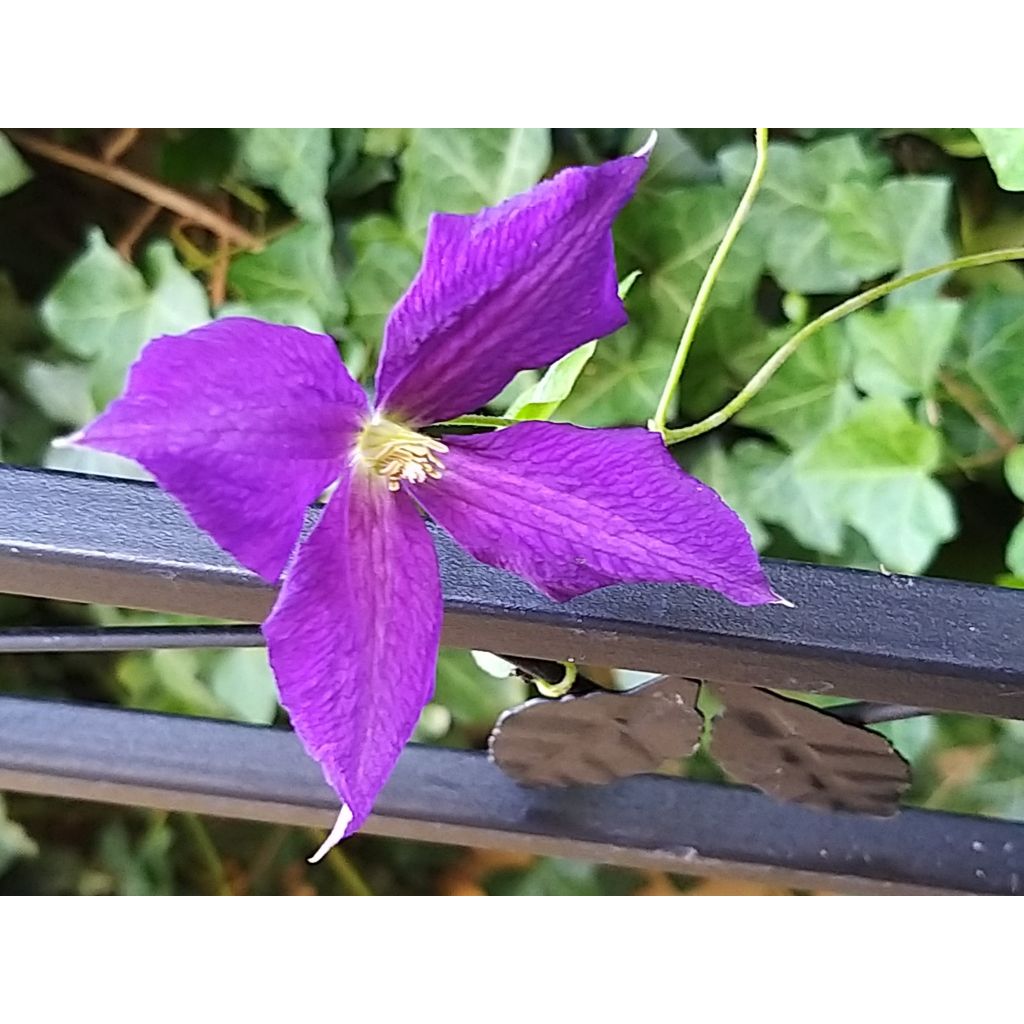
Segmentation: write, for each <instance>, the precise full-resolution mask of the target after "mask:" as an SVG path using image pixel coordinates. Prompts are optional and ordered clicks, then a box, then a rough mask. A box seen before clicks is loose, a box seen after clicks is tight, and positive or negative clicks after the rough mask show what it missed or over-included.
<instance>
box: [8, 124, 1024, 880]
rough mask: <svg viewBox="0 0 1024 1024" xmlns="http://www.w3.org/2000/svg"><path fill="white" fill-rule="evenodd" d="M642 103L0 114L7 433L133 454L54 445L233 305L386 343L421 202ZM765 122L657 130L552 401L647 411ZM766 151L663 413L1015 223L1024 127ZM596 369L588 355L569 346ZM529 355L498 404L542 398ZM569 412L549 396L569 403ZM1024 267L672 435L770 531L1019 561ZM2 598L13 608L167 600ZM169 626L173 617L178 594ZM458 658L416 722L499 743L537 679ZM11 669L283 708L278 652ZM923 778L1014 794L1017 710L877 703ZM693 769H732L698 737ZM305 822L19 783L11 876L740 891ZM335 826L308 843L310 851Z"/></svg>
mask: <svg viewBox="0 0 1024 1024" xmlns="http://www.w3.org/2000/svg"><path fill="white" fill-rule="evenodd" d="M645 137H646V130H628V129H547V128H525V129H394V128H369V129H349V128H319V129H283V128H266V129H265V128H257V129H166V130H157V129H89V130H77V129H76V130H70V129H69V130H46V131H43V130H31V131H14V130H10V131H8V132H7V133H6V134H3V135H0V454H2V457H3V459H4V460H5V461H8V462H14V463H19V464H38V465H47V466H51V467H55V468H60V469H67V470H74V471H79V472H89V473H110V474H113V475H135V476H138V475H140V474H139V472H138V470H137V468H136V467H134V466H133V465H131V464H129V463H125V462H122V461H119V460H116V459H114V458H112V457H107V456H102V455H100V454H98V453H88V452H82V451H73V450H72V451H69V450H59V451H58V450H54V449H51V448H50V446H49V443H50V441H51V440H52V439H53V438H54V437H56V436H59V435H62V434H66V433H67V432H69V431H70V430H71V429H73V428H75V427H78V426H80V425H82V424H83V423H85V422H86V421H87V420H88V419H90V418H91V417H92V416H93V415H94V414H95V413H96V412H97V411H98V410H99V409H101V408H102V407H103V406H104V405H105V403H107V402H108V401H109V400H110V399H111V398H112V397H114V396H115V395H116V394H117V393H118V392H119V391H120V390H121V387H122V384H123V381H124V375H125V371H126V369H127V367H128V366H129V364H130V363H131V362H132V360H133V359H134V358H135V356H136V355H137V354H138V352H139V349H140V347H141V346H142V345H143V344H144V342H145V341H147V340H148V339H149V338H151V337H153V336H155V335H158V334H163V333H173V332H179V331H182V330H185V329H187V328H190V327H193V326H195V325H197V324H200V323H202V322H204V321H206V320H208V319H210V318H211V317H219V316H225V315H231V314H244V315H251V316H256V317H261V318H264V319H267V320H272V321H277V322H281V323H291V324H298V325H300V326H303V327H306V328H309V329H311V330H323V331H326V332H328V333H330V334H331V335H332V336H334V337H335V338H336V339H337V341H338V344H339V347H340V350H341V353H342V355H343V357H344V359H345V361H346V363H347V364H348V366H349V367H350V368H351V369H352V371H353V372H354V373H356V374H357V375H362V376H363V377H364V378H365V377H367V375H368V373H369V372H370V370H372V367H373V365H374V363H375V359H376V352H377V347H378V344H379V340H380V337H381V331H382V327H383V324H384V321H385V319H386V317H387V314H388V312H389V310H390V308H391V306H392V305H393V303H394V302H395V300H396V299H397V298H398V297H399V295H400V294H401V293H402V291H403V290H404V289H405V287H406V286H407V285H408V283H409V281H410V280H411V278H412V276H413V274H414V273H415V271H416V269H417V266H418V261H419V256H420V251H421V247H422V243H423V234H424V227H425V224H426V221H427V217H428V215H429V213H430V212H431V211H432V210H451V211H456V212H470V211H474V210H476V209H478V208H479V207H481V206H483V205H488V204H493V203H495V202H498V201H500V200H501V199H502V198H504V197H506V196H508V195H510V194H512V193H515V192H517V191H520V190H522V189H524V188H527V187H529V186H530V185H532V184H533V183H535V182H536V181H537V180H538V179H540V178H541V177H544V176H546V175H550V174H552V173H554V172H555V171H557V170H558V169H559V168H560V167H563V166H567V165H570V164H575V163H588V162H596V161H599V160H602V159H607V158H609V157H613V156H616V155H619V154H621V153H624V152H629V151H631V150H633V149H635V148H637V147H638V146H639V145H640V144H642V142H643V141H644V138H645ZM751 137H752V136H751V130H750V129H699V130H698V129H674V128H667V129H661V130H660V142H659V144H658V147H657V149H656V150H655V152H654V155H653V157H652V161H651V168H650V172H649V173H648V175H647V177H646V178H645V179H644V181H643V183H642V185H641V187H640V190H639V192H638V194H637V197H636V199H635V200H634V202H633V203H631V204H630V205H629V206H628V207H627V209H626V210H625V212H624V213H623V214H622V216H621V218H620V220H619V222H618V224H617V227H616V241H617V246H618V253H619V269H620V272H621V274H622V275H623V276H625V275H626V274H628V273H630V272H632V271H639V272H640V276H639V277H638V278H637V280H636V281H635V283H634V284H633V287H632V290H631V291H630V293H629V297H628V300H627V305H628V307H629V310H630V314H631V324H630V326H628V327H627V328H625V329H624V330H622V331H620V332H619V333H618V334H617V335H615V336H614V337H612V338H610V339H608V340H606V341H602V342H601V343H600V345H598V346H596V348H595V349H594V352H593V355H592V357H591V358H590V359H589V361H587V362H586V363H585V365H583V368H582V372H580V373H579V376H578V377H577V378H575V379H574V382H573V383H574V386H573V388H572V390H571V393H570V394H569V395H568V397H567V398H566V399H565V400H564V401H563V402H562V404H561V405H560V406H559V407H557V409H554V410H552V409H551V408H548V409H545V410H544V413H553V415H554V416H555V418H559V419H565V420H570V421H573V422H577V423H582V424H588V425H600V426H610V425H619V424H642V423H644V422H646V420H647V418H648V417H649V416H650V415H651V414H652V412H653V409H654V406H655V404H656V402H657V398H658V394H659V392H660V389H661V385H662V383H663V380H664V377H665V374H666V372H667V370H668V367H669V364H670V362H671V359H672V355H673V352H674V349H675V345H676V342H677V339H678V336H679V332H680V330H681V328H682V325H683V322H684V321H685V319H686V315H687V313H688V311H689V309H690V305H691V302H692V300H693V297H694V295H695V293H696V291H697V287H698V285H699V283H700V280H701V277H702V275H703V272H704V270H705V268H706V266H707V264H708V262H709V260H710V258H711V255H712V253H713V252H714V249H715V246H716V245H717V243H718V241H719V239H720V237H721V235H722V232H723V231H724V228H725V225H726V223H727V222H728V220H729V218H730V216H731V214H732V212H733V210H734V208H735V205H736V202H737V200H738V198H739V195H740V193H741V192H742V190H743V187H744V185H745V183H746V179H747V177H748V175H749V173H750V169H751V167H752V164H753V145H752V142H751ZM772 139H773V141H772V144H771V148H770V156H769V164H768V173H767V178H766V181H765V185H764V188H763V190H762V192H761V194H760V196H759V198H758V200H757V203H756V205H755V208H754V211H753V213H752V216H751V218H750V220H749V222H748V223H747V225H746V226H745V227H744V228H743V230H742V232H741V234H740V236H739V238H738V240H737V243H736V246H735V248H734V250H733V252H732V254H731V255H730V257H729V260H728V263H727V264H726V267H725V269H724V272H723V274H722V277H721V278H720V281H719V284H718V286H717V288H716V289H715V292H714V295H713V298H712V303H711V308H710V311H709V314H708V315H707V317H706V319H705V321H704V323H703V325H702V327H701V329H700V331H699V334H698V337H697V341H696V344H695V346H694V350H693V353H692V355H691V358H690V362H689V364H688V366H687V369H686V372H685V375H684V378H683V382H682V386H681V388H680V394H679V399H678V408H677V409H676V410H675V412H674V417H673V423H674V424H684V423H688V422H691V421H692V420H694V419H697V418H700V417H701V416H703V415H705V414H707V413H708V412H710V411H712V410H714V409H715V408H717V407H718V406H719V405H721V404H722V403H723V402H724V401H725V400H726V399H727V398H729V397H730V396H731V395H732V394H734V393H735V391H736V390H737V389H738V388H739V387H740V386H741V385H742V384H743V383H744V382H745V381H746V380H747V379H748V378H749V376H750V375H751V373H752V372H753V371H754V370H755V369H756V368H757V367H758V366H759V365H760V363H761V362H762V361H763V359H764V358H765V357H766V355H767V354H768V353H770V352H771V351H772V350H773V349H774V348H776V347H777V346H778V345H779V344H780V343H781V342H782V341H783V340H784V339H785V338H786V337H787V336H788V335H789V334H791V333H792V332H793V331H794V330H795V329H796V328H798V327H799V326H800V325H801V324H803V323H805V322H807V321H808V319H810V318H812V317H814V316H815V315H817V314H818V313H820V312H822V311H824V310H825V309H827V308H828V307H830V306H832V305H834V304H835V303H836V302H838V301H840V300H842V299H843V298H844V297H847V296H849V295H851V294H854V293H856V292H858V291H860V290H862V289H863V288H865V287H867V286H869V285H870V284H872V283H875V282H877V281H879V280H883V279H885V278H887V277H889V276H891V275H893V274H896V273H905V272H908V271H911V270H915V269H919V268H922V267H925V266H928V265H931V264H935V263H939V262H941V261H943V260H946V259H948V258H950V257H951V256H952V255H954V254H967V253H974V252H978V251H982V250H985V249H991V248H997V247H1001V246H1009V245H1022V244H1024V193H1022V192H1020V191H1018V190H1021V189H1024V129H994V130H982V129H979V130H977V132H976V133H975V132H972V131H971V130H968V129H895V130H878V129H857V130H833V129H773V132H772ZM576 368H577V369H578V368H579V367H578V366H577V367H576ZM538 378H539V374H537V373H526V374H522V375H521V376H520V377H519V378H517V380H516V381H515V382H513V384H512V385H511V386H510V387H509V388H508V389H507V390H506V392H505V393H503V394H502V395H501V396H500V397H499V399H498V400H496V401H495V402H494V403H493V404H492V406H491V407H490V408H489V409H487V410H481V411H485V412H490V413H496V414H503V413H506V412H507V411H508V410H509V408H510V407H512V408H519V407H521V406H522V404H523V402H522V401H519V402H518V404H517V400H519V399H522V398H523V396H524V393H528V392H529V389H530V387H531V385H532V384H534V383H536V381H537V380H538ZM555 404H556V405H557V403H555ZM1022 434H1024V273H1022V270H1021V266H1020V265H1019V264H999V265H993V266H988V267H984V268H979V269H975V270H971V271H969V272H964V273H960V274H957V275H956V276H951V277H949V276H948V277H945V278H942V277H938V278H933V279H931V280H929V281H925V282H921V283H920V284H918V285H915V286H913V287H911V288H908V289H905V290H903V291H899V292H896V293H895V294H893V295H892V296H890V297H889V298H888V299H887V300H885V301H884V302H882V303H879V304H878V305H876V306H874V307H871V308H870V309H867V310H864V311H862V312H859V313H857V314H854V315H853V316H851V317H849V318H848V319H847V320H845V321H843V322H842V323H840V324H838V325H835V326H833V327H832V328H830V329H828V330H826V331H825V332H823V333H822V334H820V335H818V336H816V337H814V338H813V339H812V340H811V341H809V342H808V343H807V344H806V345H805V346H804V347H803V348H802V349H801V350H799V352H798V353H797V355H796V356H794V357H793V358H792V359H791V360H790V361H789V362H788V363H787V364H786V365H785V367H784V368H783V370H782V371H781V372H780V373H779V374H778V375H777V376H776V377H775V379H774V380H773V381H772V382H771V384H770V385H769V386H768V387H767V388H766V389H765V390H764V391H763V392H762V393H761V394H760V395H759V396H758V398H757V399H755V401H753V402H752V403H751V404H750V405H749V406H747V408H746V409H744V410H743V412H742V413H741V414H740V415H739V416H738V417H737V418H736V419H735V420H734V421H733V422H732V423H730V424H729V425H727V426H726V427H725V428H723V429H720V430H718V431H716V432H715V433H714V434H712V435H710V436H709V437H706V438H701V439H699V440H696V441H692V442H688V443H686V444H684V445H681V446H679V447H678V448H677V449H675V451H676V452H677V453H678V455H679V458H680V460H681V461H682V462H683V464H684V465H685V466H687V467H688V468H689V469H690V470H692V471H693V472H694V473H696V474H697V475H698V476H700V477H701V478H702V479H704V480H705V481H707V482H708V483H710V484H711V485H713V486H714V487H716V488H717V489H718V490H719V491H720V492H721V493H722V494H723V496H724V497H725V498H726V499H727V500H728V501H729V502H730V503H731V504H732V505H733V506H734V507H735V508H736V509H737V510H738V511H739V512H740V513H741V515H742V516H743V517H744V519H745V520H746V522H747V524H748V526H749V528H750V531H751V533H752V535H753V537H754V539H755V541H756V543H757V545H758V547H759V548H760V549H761V550H762V552H763V553H765V554H767V555H771V556H776V557H785V558H797V559H802V560H806V561H819V562H828V563H831V564H840V565H849V566H856V567H860V568H865V569H870V570H874V571H879V570H880V569H882V568H883V567H884V568H885V569H887V570H892V571H899V572H906V573H924V572H926V573H930V574H934V575H941V576H947V577H952V578H958V579H966V580H976V581H981V582H986V583H1000V584H1002V585H1005V586H1017V587H1020V586H1024V526H1021V523H1020V519H1021V501H1022V500H1024V449H1022V448H1021V447H1019V446H1018V445H1019V442H1020V440H1021V437H1022ZM156 620H157V617H154V616H146V615H143V614H141V613H135V612H128V611H121V610H114V609H103V608H88V607H78V606H71V605H60V604H57V603H53V602H42V601H30V600H25V599H19V598H11V597H0V622H2V624H3V625H7V626H13V625H28V624H31V625H43V624H48V623H53V624H57V623H83V622H102V623H115V622H144V621H156ZM159 621H168V617H167V616H161V617H159ZM482 664H483V665H484V666H485V667H486V668H488V669H492V665H491V664H490V663H489V662H487V661H486V659H477V658H475V657H474V656H473V655H471V654H469V653H467V652H459V651H446V652H444V653H443V655H442V659H441V665H440V670H439V677H438V692H437V696H436V699H435V701H434V702H433V703H432V704H431V705H430V706H429V707H428V708H427V710H426V712H425V713H424V716H423V719H422V721H421V724H420V727H419V732H418V735H417V739H419V740H420V741H422V742H432V743H442V744H453V745H460V746H480V745H482V744H483V743H484V742H485V739H486V736H487V733H488V731H489V729H490V726H491V724H492V723H493V721H494V719H495V717H496V715H497V714H498V712H499V711H500V710H501V709H503V708H505V707H507V706H509V705H511V704H514V703H518V702H519V701H520V700H522V699H523V697H524V696H525V695H526V687H525V684H524V683H523V682H522V681H520V680H517V679H510V678H498V677H496V676H495V675H493V674H491V672H490V671H485V670H484V668H482V667H481V665H482ZM0 667H2V671H0V688H2V689H3V690H4V691H6V692H13V693H21V694H26V695H31V696H39V697H43V696H45V697H65V698H73V699H75V700H86V701H94V702H111V703H117V704H121V705H124V706H128V707H138V708H147V709H152V710H158V711H170V712H176V713H184V714H196V715H213V716H221V717H227V718H235V719H238V720H241V721H248V722H260V723H269V722H272V721H274V720H275V719H276V718H277V715H278V710H277V705H276V701H275V699H274V691H273V681H272V679H271V677H270V674H269V671H268V669H267V665H266V660H265V657H264V655H263V653H262V652H261V651H256V650H232V651H226V652H223V651H163V652H156V653H139V654H125V655H89V656H86V655H79V656H62V657H50V656H42V655H34V656H27V657H13V656H3V657H0ZM882 728H883V731H885V732H886V733H887V734H888V735H889V736H890V737H891V738H892V739H893V741H894V742H895V743H896V745H897V746H898V748H899V749H900V750H901V751H902V752H903V753H904V755H905V756H907V757H908V758H909V759H910V760H911V761H912V763H913V766H914V776H915V783H914V787H913V790H912V792H911V796H910V799H911V800H912V801H913V802H915V803H918V804H922V805H925V806H929V807H937V808H947V809H954V810H964V811H972V812H980V813H984V814H991V815H1006V816H1012V817H1017V818H1020V817H1024V782H1022V779H1024V725H1022V724H1021V723H1019V722H1002V721H997V720H992V719H968V718H961V717H957V716H934V717H928V718H921V719H916V720H910V721H906V722H900V723H892V724H890V725H888V726H885V727H882ZM688 770H690V771H691V772H693V773H695V774H697V775H699V776H701V777H718V773H717V769H716V768H715V766H714V765H713V764H712V763H711V762H710V760H709V759H708V758H707V757H706V756H705V755H702V754H700V753H699V754H698V755H696V756H695V758H694V759H692V761H691V764H690V765H689V766H688ZM318 842H319V837H315V836H310V835H309V834H307V833H304V832H302V831H301V830H291V829H284V828H273V827H269V826H259V825H253V824H243V823H233V822H221V821H212V820H209V821H207V820H199V819H197V818H193V817H190V816H187V815H166V814H157V813H152V812H146V811H142V810H139V811H132V810H121V809H110V808H105V807H99V806H91V805H85V804H73V803H69V802H57V801H47V800H42V799H33V798H26V797H22V796H16V795H13V794H12V795H9V796H8V797H7V799H6V802H2V798H0V892H4V893H82V894H86V893H151V894H156V893H240V894H241V893H289V894H312V893H317V892H322V893H350V894H363V893H365V892H366V891H367V889H369V890H372V891H373V892H376V893H439V894H441V893H470V892H488V893H493V894H502V895H505V894H514V893H544V894H565V893H605V894H626V893H659V892H669V893H677V892H684V891H689V892H722V891H749V889H748V888H747V887H743V886H739V887H732V888H731V889H730V888H729V887H727V886H723V885H722V884H721V883H714V884H711V883H694V882H692V881H691V880H685V879H669V878H666V877H664V876H652V875H645V874H641V873H634V872H626V871H619V870H614V869H609V868H602V867H595V866H592V865H586V864H575V863H571V862H556V861H550V860H536V859H531V858H528V857H518V856H505V855H497V854H490V853H484V852H474V851H464V850H456V849H447V848H434V847H430V846H426V845H422V844H411V843H402V842H399V841H395V840H383V839H376V838H373V837H366V836H359V837H356V838H355V839H353V840H351V841H350V842H348V843H346V844H345V847H344V853H341V852H336V853H335V854H334V855H332V857H331V858H330V860H329V862H328V865H327V866H326V867H320V868H317V869H313V868H310V867H309V866H308V865H306V864H305V862H304V857H305V856H306V855H307V854H308V853H309V851H310V850H311V849H312V848H313V846H315V845H316V844H317V843H318ZM311 844H312V845H311Z"/></svg>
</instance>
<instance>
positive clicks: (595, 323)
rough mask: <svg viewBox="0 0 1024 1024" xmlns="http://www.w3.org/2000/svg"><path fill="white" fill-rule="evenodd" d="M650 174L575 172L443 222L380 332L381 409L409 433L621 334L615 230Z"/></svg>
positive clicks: (435, 220) (624, 167)
mask: <svg viewBox="0 0 1024 1024" xmlns="http://www.w3.org/2000/svg"><path fill="white" fill-rule="evenodd" d="M646 166H647V159H646V156H630V157H622V158H621V159H618V160H613V161H611V162H609V163H606V164H602V165H601V166H598V167H573V168H569V169H568V170H565V171H562V173H561V174H559V175H557V176H556V177H554V178H552V179H551V180H550V181H545V182H542V183H541V184H539V185H537V186H536V187H535V188H533V189H531V190H530V191H528V192H525V193H523V194H522V195H519V196H515V197H513V198H512V199H509V200H507V201H506V202H504V203H502V204H501V205H500V206H496V207H492V208H488V209H485V210H482V211H481V212H480V213H477V214H474V215H471V216H458V215H455V214H447V213H442V214H435V215H434V216H433V217H432V218H431V221H430V226H429V228H428V232H427V243H426V249H425V252H424V254H423V264H422V266H421V267H420V271H419V274H418V276H417V277H416V279H415V281H413V283H412V285H411V286H410V288H409V290H408V291H407V292H406V293H405V295H404V296H403V297H402V299H401V300H400V301H399V303H398V305H397V306H395V308H394V310H393V311H392V313H391V316H390V318H389V319H388V323H387V327H386V329H385V332H384V349H383V352H382V354H381V359H380V365H379V366H378V368H377V405H378V407H379V408H380V409H382V410H383V411H384V413H385V414H386V415H388V416H389V418H392V419H398V420H401V421H403V422H406V423H408V424H410V425H416V424H424V423H434V422H438V421H440V420H445V419H450V418H452V417H454V416H458V415H460V414H461V413H464V412H468V411H471V410H473V409H476V408H478V407H479V406H481V405H484V404H485V403H486V402H488V401H490V400H491V399H492V398H493V397H494V396H495V395H496V394H498V392H499V391H501V389H502V388H503V387H504V386H505V385H506V384H507V383H508V382H509V381H510V380H511V379H512V377H513V376H514V375H515V374H516V373H518V372H519V371H520V370H524V369H530V368H533V367H538V366H544V365H546V364H548V363H553V362H554V361H555V360H556V359H560V358H561V357H562V356H564V355H565V354H566V353H567V352H570V351H571V350H572V349H574V348H576V347H577V346H579V345H582V344H583V343H584V342H587V341H590V340H591V339H593V338H601V337H604V336H605V335H606V334H611V332H612V331H615V330H618V329H619V328H620V327H622V326H623V325H624V324H625V323H626V312H625V309H624V308H623V305H622V302H621V301H620V300H619V297H618V293H617V275H616V272H615V254H614V251H613V248H612V236H611V225H612V221H613V220H614V218H615V215H616V214H617V213H618V212H619V210H620V209H621V208H622V207H623V206H624V205H625V203H626V202H627V201H628V199H629V197H630V196H631V195H632V194H633V190H634V189H635V188H636V184H637V182H638V181H639V180H640V177H641V175H642V174H643V172H644V169H645V168H646Z"/></svg>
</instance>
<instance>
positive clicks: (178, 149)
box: [160, 128, 238, 188]
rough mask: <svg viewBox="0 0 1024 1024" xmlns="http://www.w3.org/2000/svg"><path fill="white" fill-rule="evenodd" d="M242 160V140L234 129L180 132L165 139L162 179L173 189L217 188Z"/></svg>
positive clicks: (179, 130) (195, 129) (205, 129)
mask: <svg viewBox="0 0 1024 1024" xmlns="http://www.w3.org/2000/svg"><path fill="white" fill-rule="evenodd" d="M237 157H238V138H237V136H236V135H235V133H234V132H232V130H231V129H230V128H184V129H182V128H179V129H175V130H173V131H172V132H171V133H169V134H168V135H166V136H165V137H164V139H163V145H162V146H161V149H160V172H161V174H160V176H161V177H162V178H163V179H164V180H165V181H167V182H169V183H170V184H172V185H185V186H188V187H191V188H197V187H198V188H214V187H216V186H217V185H219V184H220V183H221V182H222V181H223V180H224V179H225V178H226V177H227V176H228V175H229V174H230V173H231V169H232V168H233V167H234V165H235V162H236V160H237Z"/></svg>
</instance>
